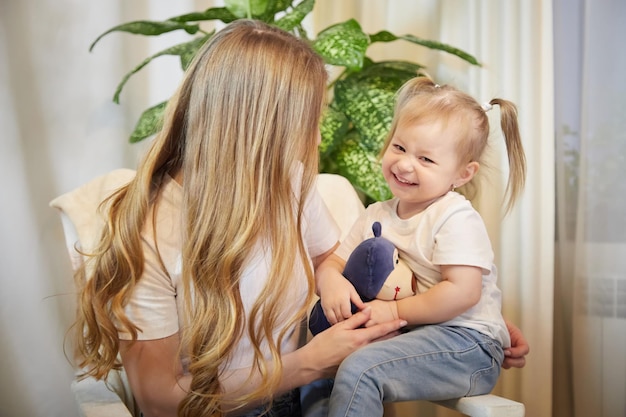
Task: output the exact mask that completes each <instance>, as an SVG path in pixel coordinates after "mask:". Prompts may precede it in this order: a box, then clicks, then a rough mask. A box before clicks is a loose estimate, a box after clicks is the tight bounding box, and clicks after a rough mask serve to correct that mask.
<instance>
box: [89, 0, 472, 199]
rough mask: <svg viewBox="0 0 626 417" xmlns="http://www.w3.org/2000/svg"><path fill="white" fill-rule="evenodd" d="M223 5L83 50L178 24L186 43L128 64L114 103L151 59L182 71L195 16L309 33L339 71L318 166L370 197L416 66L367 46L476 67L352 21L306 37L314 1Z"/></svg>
mask: <svg viewBox="0 0 626 417" xmlns="http://www.w3.org/2000/svg"><path fill="white" fill-rule="evenodd" d="M224 3H225V7H215V8H209V9H207V10H204V11H201V12H193V13H188V14H184V15H180V16H175V17H171V18H169V19H167V20H164V21H145V20H142V21H133V22H128V23H124V24H121V25H118V26H115V27H113V28H111V29H109V30H107V31H106V32H104V33H103V34H101V35H100V36H98V38H97V39H96V40H95V41H94V42H93V43H92V45H91V47H90V50H91V49H93V47H94V46H95V44H96V43H97V42H98V41H99V40H100V39H101V38H102V37H103V36H106V35H108V34H110V33H113V32H126V33H131V34H139V35H145V36H159V35H161V34H164V33H167V32H172V31H180V30H182V31H185V32H187V33H188V34H189V35H190V37H191V39H190V40H189V41H188V42H185V43H182V44H178V45H174V46H172V47H169V48H167V49H165V50H163V51H160V52H158V53H156V54H154V55H152V56H150V57H148V58H146V59H145V60H144V61H143V62H141V63H140V64H139V65H137V66H136V67H135V68H133V69H132V70H131V71H130V72H129V73H127V74H126V75H125V76H124V78H123V79H122V81H121V82H120V83H119V85H118V87H117V90H116V91H115V94H114V97H113V101H114V102H116V103H119V99H120V94H121V92H122V89H123V88H124V85H125V84H126V82H127V81H128V79H129V78H130V77H131V76H132V75H134V74H135V73H137V72H138V71H140V70H141V69H142V68H144V67H145V66H146V65H148V64H149V63H150V62H151V61H152V60H154V59H155V58H158V57H160V56H163V55H174V56H178V57H179V58H180V63H181V66H182V68H183V70H184V69H186V68H187V65H188V64H189V62H190V61H191V59H192V58H193V56H194V54H195V53H196V51H197V50H198V49H199V48H200V47H201V46H202V44H203V43H204V42H206V40H207V39H209V38H210V37H211V36H212V35H213V33H214V32H207V31H204V30H203V29H202V28H201V26H200V25H201V23H202V22H206V21H212V20H219V21H221V22H224V23H229V22H232V21H234V20H236V19H242V18H253V19H258V20H263V21H265V22H268V23H270V24H273V25H276V26H278V27H281V28H282V29H285V30H287V31H289V32H291V33H294V34H295V35H296V36H299V37H301V38H305V39H309V40H310V41H311V44H312V45H313V48H314V49H315V50H316V51H317V52H318V53H319V54H320V55H321V56H322V57H323V58H324V60H325V61H326V63H327V64H329V65H331V66H334V67H338V68H339V69H340V71H339V75H337V76H336V77H335V78H334V79H332V80H331V82H330V83H329V86H328V88H329V90H330V91H329V93H330V94H329V98H330V102H329V106H328V109H327V111H326V112H325V115H324V118H323V120H322V122H321V128H320V130H321V133H322V143H321V145H320V170H321V171H322V172H330V173H337V174H340V175H343V176H344V177H346V178H347V179H348V180H349V181H350V182H351V183H352V184H353V185H354V187H355V188H356V189H358V190H360V191H361V192H362V193H363V194H364V197H365V199H366V200H369V201H378V200H383V199H386V198H389V197H390V193H389V189H388V187H387V185H386V183H385V181H384V179H383V177H382V174H381V173H380V166H379V161H378V154H379V152H380V149H381V147H382V144H383V141H384V138H385V135H386V133H387V131H388V128H389V125H390V123H391V119H392V116H393V105H394V95H395V93H396V91H397V90H398V88H399V87H400V86H401V85H402V84H403V83H404V82H405V81H406V80H408V79H410V78H412V77H415V76H416V75H418V73H419V70H420V69H421V68H422V65H420V64H418V63H414V62H407V61H381V62H375V61H373V60H372V59H370V58H368V56H367V50H368V48H369V46H370V45H372V44H374V43H377V42H392V41H396V40H403V41H407V42H411V43H414V44H417V45H422V46H424V47H427V48H431V49H435V50H440V51H444V52H446V53H450V54H453V55H456V56H458V57H459V58H460V59H463V60H465V61H467V62H468V63H469V64H472V65H479V64H478V61H477V60H476V58H474V57H473V56H472V55H470V54H468V53H466V52H464V51H462V50H460V49H457V48H455V47H452V46H450V45H446V44H443V43H440V42H437V41H432V40H425V39H420V38H418V37H416V36H413V35H401V36H397V35H394V34H392V33H391V32H388V31H381V32H378V33H376V34H366V33H365V32H363V30H362V29H361V26H360V25H359V23H358V22H357V21H356V20H354V19H350V20H348V21H346V22H343V23H339V24H335V25H332V26H329V27H327V28H326V29H324V30H322V31H320V32H319V33H318V34H317V36H315V37H314V38H310V37H309V36H308V34H307V33H306V31H305V29H304V27H303V25H302V22H303V20H304V18H305V17H306V16H307V15H308V14H309V13H311V12H312V10H313V7H314V6H315V0H302V1H299V0H225V2H224ZM166 103H167V102H162V103H158V104H156V105H154V106H152V107H150V108H148V109H147V110H145V111H144V112H143V113H142V115H141V116H140V118H139V120H138V122H137V124H136V127H135V129H134V131H133V132H132V134H131V136H130V141H131V142H138V141H141V140H143V139H145V138H147V137H149V136H151V135H153V134H155V133H156V132H158V130H159V129H160V126H161V125H160V122H161V118H162V114H163V110H164V108H165V105H166Z"/></svg>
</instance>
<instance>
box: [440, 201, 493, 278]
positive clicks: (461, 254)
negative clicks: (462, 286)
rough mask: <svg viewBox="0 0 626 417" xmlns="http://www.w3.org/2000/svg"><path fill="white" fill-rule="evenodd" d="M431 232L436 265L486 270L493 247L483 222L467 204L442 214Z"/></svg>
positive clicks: (488, 268)
mask: <svg viewBox="0 0 626 417" xmlns="http://www.w3.org/2000/svg"><path fill="white" fill-rule="evenodd" d="M433 233H434V241H435V247H434V251H433V258H432V262H433V263H434V264H435V265H470V266H476V267H480V268H482V269H483V272H484V273H489V271H490V270H491V267H492V264H493V249H492V247H491V242H490V240H489V235H488V234H487V228H486V227H485V223H484V222H483V220H482V218H481V217H480V214H479V213H478V212H477V211H476V210H474V208H472V207H471V205H470V204H469V203H468V204H465V205H461V206H457V207H454V208H453V209H450V210H449V211H448V212H446V213H444V215H443V216H441V218H440V221H439V224H438V225H436V226H435V228H434V231H433Z"/></svg>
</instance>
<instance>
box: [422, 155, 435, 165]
mask: <svg viewBox="0 0 626 417" xmlns="http://www.w3.org/2000/svg"><path fill="white" fill-rule="evenodd" d="M420 159H421V160H422V161H424V162H427V163H429V164H432V163H434V162H435V161H433V160H432V159H430V158H426V157H425V156H422V157H421V158H420Z"/></svg>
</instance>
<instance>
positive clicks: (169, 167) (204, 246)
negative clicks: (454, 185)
mask: <svg viewBox="0 0 626 417" xmlns="http://www.w3.org/2000/svg"><path fill="white" fill-rule="evenodd" d="M326 81H327V72H326V69H325V66H324V63H323V60H322V59H321V58H320V57H319V56H318V55H316V54H315V53H314V51H313V50H312V49H311V48H310V46H309V45H308V44H307V43H306V42H304V41H302V40H300V39H298V38H296V37H294V36H292V35H291V34H289V33H287V32H284V31H282V30H280V29H277V28H274V27H271V26H269V25H266V24H264V23H261V22H257V21H252V20H238V21H235V22H233V23H231V24H230V25H228V26H226V27H225V28H224V29H222V30H220V31H218V32H217V33H216V34H215V35H214V36H213V37H212V38H211V39H210V40H209V41H208V42H207V44H205V45H204V46H203V48H202V49H201V50H200V51H199V52H198V54H197V55H196V58H195V60H194V62H193V63H192V64H191V65H190V67H189V68H188V70H187V71H186V74H185V77H184V80H183V82H182V84H181V86H180V88H179V89H178V91H177V92H176V94H175V95H174V96H173V97H172V99H171V100H170V103H169V105H168V108H167V111H166V115H165V118H164V125H163V129H162V130H161V132H160V133H159V134H158V135H157V137H156V138H155V140H154V143H153V145H152V147H151V148H150V150H149V151H148V153H147V155H146V157H145V159H144V160H143V161H142V163H141V164H140V165H139V167H138V169H137V175H136V177H135V179H134V180H133V181H132V182H131V183H129V184H128V185H127V186H126V187H124V188H122V189H121V190H119V191H118V192H117V193H116V194H115V195H113V196H112V197H111V198H110V199H109V200H108V201H107V202H106V208H107V213H108V221H107V225H106V227H105V229H104V231H103V235H102V238H101V240H100V243H99V245H98V246H97V248H96V249H95V250H94V251H93V253H92V254H90V259H88V262H87V263H86V266H85V268H83V269H81V271H79V278H78V279H79V280H81V281H82V282H85V285H84V288H83V289H82V291H81V295H80V300H79V312H78V319H77V322H76V328H77V339H78V342H77V347H78V353H79V355H80V358H81V363H80V365H81V366H82V367H84V368H85V369H86V374H87V375H92V376H95V377H96V378H104V377H106V375H107V374H108V372H109V371H110V370H111V369H116V368H119V367H120V366H121V364H120V363H119V361H118V359H117V355H118V352H119V339H118V331H120V330H122V331H126V332H129V333H130V334H131V335H132V338H133V340H136V339H137V332H138V331H140V329H138V328H137V327H136V326H135V325H133V323H132V322H130V320H129V319H128V317H127V316H126V315H125V313H124V307H125V305H126V304H127V302H128V300H129V298H130V296H131V294H132V291H133V288H134V287H135V285H136V284H137V282H138V281H139V280H140V279H141V276H142V273H143V268H144V255H143V253H142V246H141V231H142V228H143V226H144V223H145V221H146V218H148V214H149V213H150V210H156V209H157V207H155V203H154V202H155V201H156V199H157V197H158V193H159V189H160V186H161V182H162V180H163V177H164V176H165V175H166V174H170V175H180V174H182V178H183V181H182V184H183V185H182V187H183V207H182V213H183V230H182V232H183V236H184V240H183V241H184V242H185V243H184V244H183V247H182V248H181V249H182V264H183V265H182V276H183V284H184V288H185V291H184V296H185V306H186V311H185V317H184V323H186V325H185V326H184V327H183V328H182V329H181V346H182V347H183V349H184V354H185V355H187V356H188V357H189V361H190V362H189V372H190V374H191V376H192V382H191V390H190V392H189V393H188V395H187V397H186V398H185V400H183V402H182V403H181V404H180V406H179V414H180V415H183V416H198V415H211V416H213V415H222V414H223V412H224V410H223V408H222V404H223V392H222V389H221V385H220V381H219V377H220V371H221V370H222V369H223V368H224V366H227V364H228V360H229V358H230V356H231V354H232V352H233V350H234V348H235V347H236V345H237V343H238V341H239V340H240V338H241V336H242V334H243V332H247V334H248V336H249V338H250V340H251V342H252V345H253V348H254V361H253V363H254V367H255V369H256V370H257V371H258V372H259V373H260V374H261V375H262V378H261V380H262V382H261V384H260V385H259V386H258V387H257V389H256V390H255V391H254V392H252V393H251V394H249V395H246V396H242V397H240V398H238V399H236V400H235V401H234V403H235V405H244V404H246V403H248V402H250V401H252V400H256V399H267V392H274V391H275V389H276V387H277V386H278V384H279V382H280V379H281V376H282V368H281V361H280V355H281V351H280V346H281V342H282V340H283V338H284V337H285V334H286V332H287V331H288V329H290V328H291V327H292V326H293V325H294V324H295V323H296V322H297V321H298V320H301V319H302V318H303V317H304V316H305V314H306V308H307V306H308V305H309V302H310V301H311V299H312V297H313V272H312V269H311V267H310V264H309V261H308V260H307V254H306V249H305V247H304V243H303V236H302V234H301V230H302V227H301V226H302V215H303V205H304V201H305V199H306V197H307V195H308V194H309V192H310V190H311V188H312V186H313V183H314V179H315V175H316V173H317V169H318V154H317V143H318V142H317V141H318V132H319V130H318V125H319V121H320V117H321V111H322V106H323V103H324V95H325V91H326ZM299 164H301V165H302V167H303V180H302V183H301V189H299V190H294V189H293V173H294V167H295V166H296V165H299ZM155 241H156V237H155ZM259 243H262V244H267V245H268V246H269V247H271V254H272V262H271V266H270V270H269V276H268V281H267V285H266V286H265V287H264V289H263V290H262V292H261V294H259V296H258V298H257V300H256V302H255V303H254V305H253V307H252V309H251V312H250V316H249V317H248V318H247V320H246V317H245V313H244V310H243V306H242V299H241V295H240V291H239V282H240V278H241V275H242V271H243V269H244V266H245V263H246V260H247V259H249V256H250V255H251V253H252V251H253V250H254V247H255V245H257V244H259ZM299 261H301V262H302V264H303V265H304V266H305V270H306V275H307V279H308V283H309V289H308V294H307V303H305V304H303V305H302V307H301V308H300V309H299V310H298V311H295V312H293V315H292V317H291V319H290V320H289V321H288V322H287V323H285V322H284V317H283V318H282V319H281V317H280V315H281V313H284V312H283V311H282V309H281V306H282V305H283V304H282V303H283V301H282V300H281V295H282V294H283V289H284V288H286V287H288V285H289V282H290V280H292V279H293V276H292V275H293V272H294V266H295V265H297V262H299ZM277 330H279V332H278V336H275V335H274V334H275V333H274V332H276V331H277ZM261 345H267V346H268V347H269V352H270V361H268V360H267V359H266V358H265V354H264V353H263V352H262V351H261Z"/></svg>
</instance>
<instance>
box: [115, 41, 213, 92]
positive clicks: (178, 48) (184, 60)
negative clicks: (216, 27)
mask: <svg viewBox="0 0 626 417" xmlns="http://www.w3.org/2000/svg"><path fill="white" fill-rule="evenodd" d="M212 35H213V34H212V33H210V34H208V35H205V36H202V37H199V38H196V39H194V40H192V41H190V42H185V43H181V44H178V45H174V46H172V47H170V48H167V49H164V50H162V51H161V52H157V53H156V54H154V55H152V56H150V57H148V58H146V59H144V60H143V62H142V63H141V64H139V65H137V66H136V67H135V68H133V69H132V70H131V71H130V72H129V73H127V74H126V75H125V76H124V78H122V81H121V82H120V83H119V84H118V86H117V89H116V90H115V94H114V95H113V101H114V102H115V103H119V102H120V94H121V93H122V89H123V88H124V85H125V84H126V82H127V81H128V79H129V78H130V77H131V76H132V75H133V74H135V73H136V72H138V71H139V70H141V69H142V68H143V67H145V66H146V65H148V64H149V63H150V62H151V61H152V60H153V59H155V58H157V57H160V56H163V55H178V56H180V61H181V66H182V68H183V70H184V69H186V68H187V66H188V65H189V62H190V61H191V60H192V59H193V57H194V56H195V54H196V52H198V49H200V47H201V46H202V45H203V44H204V43H205V42H206V41H207V39H209V38H210V37H211V36H212Z"/></svg>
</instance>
